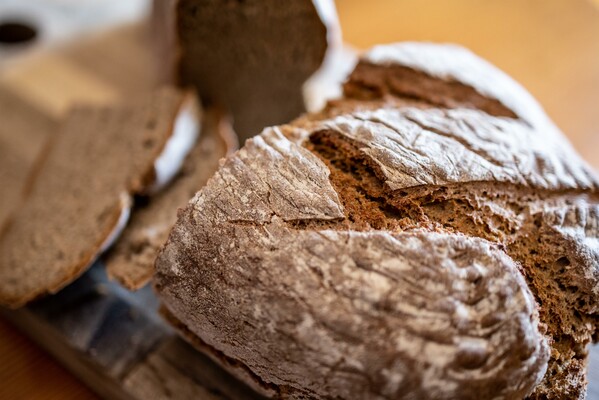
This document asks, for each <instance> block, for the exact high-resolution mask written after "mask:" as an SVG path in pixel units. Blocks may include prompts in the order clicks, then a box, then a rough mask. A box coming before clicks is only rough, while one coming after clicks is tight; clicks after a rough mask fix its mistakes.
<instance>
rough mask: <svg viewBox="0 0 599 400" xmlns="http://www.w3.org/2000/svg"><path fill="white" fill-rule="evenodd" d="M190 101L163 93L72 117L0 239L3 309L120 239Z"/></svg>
mask: <svg viewBox="0 0 599 400" xmlns="http://www.w3.org/2000/svg"><path fill="white" fill-rule="evenodd" d="M187 96H188V94H183V93H181V92H178V91H175V90H173V89H163V90H160V91H158V92H157V93H154V94H153V95H152V96H150V97H149V98H148V100H146V101H144V102H142V103H140V104H136V105H131V106H122V107H115V108H85V107H80V108H78V109H75V110H74V111H73V112H72V113H71V115H70V116H69V118H68V119H67V121H65V124H64V126H63V128H62V130H61V131H60V133H58V134H57V136H56V137H55V139H54V140H53V142H52V144H51V147H50V148H49V149H48V151H47V153H46V154H45V155H44V158H43V161H42V162H41V163H40V165H39V168H38V171H37V173H36V175H35V176H34V177H32V179H30V187H29V190H28V194H27V197H26V199H25V201H24V202H23V203H22V205H21V207H20V209H19V210H18V211H17V212H15V214H14V215H13V217H12V218H11V220H10V222H9V223H8V224H7V226H6V228H5V229H4V230H3V231H2V235H1V236H0V302H1V303H2V304H4V305H6V306H9V307H20V306H22V305H24V304H26V303H27V302H29V301H31V300H33V299H35V298H38V297H40V296H43V295H45V294H47V293H54V292H56V291H58V290H60V289H61V288H62V287H63V286H65V285H66V284H68V283H69V282H71V281H72V280H73V279H75V278H76V277H77V276H79V275H80V274H81V273H82V272H84V271H85V270H86V269H87V268H88V267H89V266H90V264H91V263H93V261H94V260H95V259H96V258H97V257H98V255H99V254H100V253H101V252H102V251H103V250H104V249H105V248H106V247H108V246H109V245H110V244H111V242H113V241H114V240H115V239H116V236H118V233H119V232H120V231H121V230H122V229H123V227H124V224H125V222H126V221H125V220H126V219H127V217H128V211H129V208H130V206H131V203H132V200H131V196H132V195H133V194H136V193H142V192H144V191H145V190H146V189H147V188H148V187H149V186H150V185H151V184H152V177H153V174H154V162H155V160H156V158H157V157H158V155H159V154H160V153H161V149H162V148H164V145H165V143H166V142H167V141H168V139H169V136H170V134H171V133H172V129H171V128H172V126H173V121H174V119H175V118H176V116H177V114H178V112H179V108H180V106H181V104H182V103H183V101H184V99H185V98H186V97H187Z"/></svg>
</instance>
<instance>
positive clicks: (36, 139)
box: [0, 88, 58, 230]
mask: <svg viewBox="0 0 599 400" xmlns="http://www.w3.org/2000/svg"><path fill="white" fill-rule="evenodd" d="M0 121H2V122H0V187H1V188H2V195H1V196H0V230H1V226H2V225H3V223H4V222H5V221H6V220H7V218H8V217H9V216H10V214H11V213H12V211H13V210H14V209H15V208H16V207H17V206H18V204H19V203H20V201H21V198H22V195H23V193H22V192H23V190H24V185H25V181H26V179H27V175H28V173H29V172H30V170H31V168H33V165H34V162H35V159H36V157H37V155H38V154H39V153H40V151H41V150H42V148H43V147H44V145H45V143H46V142H47V140H48V139H49V138H50V137H51V136H52V134H54V133H55V132H56V129H57V125H58V124H57V122H56V121H55V120H53V119H51V118H49V117H48V116H46V115H45V114H43V113H42V112H40V111H38V110H36V109H35V108H34V107H33V106H31V105H30V104H28V103H27V102H25V101H24V100H23V99H21V98H20V97H19V96H18V95H17V94H15V93H13V92H12V91H10V90H9V89H6V88H0Z"/></svg>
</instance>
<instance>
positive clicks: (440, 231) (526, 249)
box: [155, 43, 599, 399]
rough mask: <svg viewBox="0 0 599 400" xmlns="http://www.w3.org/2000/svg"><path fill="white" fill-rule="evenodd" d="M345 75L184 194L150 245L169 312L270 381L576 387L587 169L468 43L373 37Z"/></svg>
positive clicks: (590, 246)
mask: <svg viewBox="0 0 599 400" xmlns="http://www.w3.org/2000/svg"><path fill="white" fill-rule="evenodd" d="M344 92H345V97H344V98H343V99H341V100H338V101H335V102H332V103H330V104H329V105H328V107H327V108H326V109H325V110H324V111H323V112H321V113H318V114H312V115H306V116H304V117H302V118H300V119H297V120H296V121H294V122H293V123H291V124H289V125H283V126H278V127H272V128H267V129H265V130H264V131H263V132H262V133H261V134H260V135H259V136H257V137H255V138H253V139H251V140H248V141H247V142H246V145H245V146H244V147H243V148H242V149H241V150H239V151H238V152H237V153H236V154H235V155H233V156H231V157H229V158H227V159H226V161H225V162H224V163H223V164H222V165H221V167H220V169H219V170H218V172H217V173H216V174H215V175H214V176H213V177H212V178H211V179H210V180H209V182H208V184H207V186H206V187H205V188H204V189H202V190H201V191H200V192H198V193H197V194H196V195H195V197H193V199H192V200H191V201H190V202H189V204H188V205H187V207H186V208H185V209H184V210H182V211H180V212H179V216H178V221H177V223H176V225H175V227H174V228H173V230H172V232H171V234H170V236H169V239H168V241H167V242H166V244H165V246H164V247H163V249H162V250H161V252H160V254H159V256H158V259H157V262H156V268H157V275H156V277H155V285H156V289H157V291H158V293H159V296H160V298H161V300H162V302H163V304H164V306H165V313H166V314H167V316H168V317H169V319H170V320H171V321H172V322H173V323H174V324H175V325H176V326H177V327H178V328H179V329H180V330H181V331H182V332H183V333H184V334H185V335H186V336H187V337H188V338H189V340H190V341H191V342H192V343H194V344H195V345H196V346H197V347H198V348H199V349H200V350H202V351H204V352H206V353H207V354H209V355H210V356H212V357H213V358H214V359H215V360H216V361H218V362H220V363H221V364H222V365H223V366H225V367H226V368H227V369H229V370H230V371H231V372H232V373H233V374H235V375H236V376H238V377H240V378H241V379H243V380H245V381H246V382H248V383H249V384H251V385H252V386H253V387H254V388H255V389H256V390H257V391H259V392H260V393H262V394H264V395H267V396H270V397H276V398H293V399H300V398H318V399H331V398H335V399H356V398H360V399H382V398H388V399H518V398H524V397H526V396H528V398H531V399H582V398H584V395H585V387H586V380H585V360H586V356H587V346H588V345H589V343H591V342H592V341H593V340H597V337H598V332H597V326H598V318H597V315H598V311H599V181H598V179H597V177H596V176H595V175H594V173H593V171H592V170H591V169H590V168H589V167H588V166H587V164H585V162H584V161H582V160H581V159H580V157H579V156H578V155H577V154H576V152H575V151H574V150H573V149H572V147H571V146H570V144H569V143H568V142H567V140H566V139H565V138H564V137H563V135H562V134H561V133H560V132H559V130H558V129H557V128H556V127H555V125H554V124H553V123H552V122H551V121H550V120H549V119H548V117H547V116H546V115H545V114H544V112H543V110H542V109H541V107H540V106H539V105H538V104H537V103H536V102H535V101H534V99H532V98H531V96H530V95H529V94H528V93H527V92H526V91H525V90H524V89H523V88H521V87H520V86H519V85H518V84H517V83H515V82H514V81H513V80H512V79H510V78H509V77H508V76H506V75H505V74H503V73H502V72H501V71H499V70H497V69H496V68H495V67H493V66H491V65H490V64H488V63H487V62H485V61H483V60H481V59H479V58H477V57H476V56H474V55H473V54H472V53H470V52H468V51H467V50H464V49H462V48H459V47H455V46H445V45H433V44H424V43H423V44H418V43H403V44H396V45H388V46H380V47H376V48H374V49H372V50H371V51H369V52H368V53H366V54H365V55H364V56H363V58H362V59H361V61H360V63H359V64H358V66H357V67H356V69H355V71H354V72H353V73H352V75H351V76H350V78H349V79H348V81H347V83H346V84H345V87H344ZM278 100H280V101H283V100H284V99H278Z"/></svg>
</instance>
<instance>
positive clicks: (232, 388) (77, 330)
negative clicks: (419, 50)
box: [0, 0, 599, 399]
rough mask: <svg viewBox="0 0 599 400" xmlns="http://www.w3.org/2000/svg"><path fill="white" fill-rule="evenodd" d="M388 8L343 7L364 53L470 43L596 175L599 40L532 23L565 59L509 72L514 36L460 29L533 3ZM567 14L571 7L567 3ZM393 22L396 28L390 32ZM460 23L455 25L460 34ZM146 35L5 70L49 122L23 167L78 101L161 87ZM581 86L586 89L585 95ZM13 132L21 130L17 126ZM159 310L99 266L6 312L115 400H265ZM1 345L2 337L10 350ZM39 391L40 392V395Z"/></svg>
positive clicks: (6, 386) (5, 83) (32, 109)
mask: <svg viewBox="0 0 599 400" xmlns="http://www.w3.org/2000/svg"><path fill="white" fill-rule="evenodd" d="M418 1H422V0H418ZM366 3H368V4H366ZM379 3H380V4H379V5H378V6H376V5H375V6H374V7H373V4H372V3H371V2H362V1H358V0H346V1H343V2H339V9H340V16H341V19H342V22H344V21H345V22H347V24H346V26H344V30H345V32H346V37H347V38H349V39H350V40H351V41H353V42H354V43H356V44H358V45H359V46H361V47H367V46H369V45H371V44H374V43H375V42H379V41H380V42H385V41H391V40H400V39H436V40H443V41H447V40H452V41H457V42H461V43H465V44H468V45H469V46H470V47H473V48H474V49H475V50H478V52H479V53H481V54H483V55H485V56H486V57H487V58H489V59H491V60H492V61H493V62H495V63H497V64H498V65H499V66H500V67H503V68H504V69H506V70H508V72H510V73H512V74H513V75H515V76H516V77H517V78H519V79H520V80H521V81H523V82H524V83H525V84H526V86H528V87H532V88H533V89H534V90H533V92H534V93H535V94H536V95H537V96H539V98H540V99H541V101H542V102H543V104H544V105H545V106H546V107H547V108H548V109H549V111H550V114H551V115H552V116H554V117H555V118H556V120H557V123H558V124H559V125H560V126H562V127H563V128H565V129H566V132H568V128H572V129H571V131H572V132H573V134H572V135H571V139H572V140H573V142H574V144H575V145H576V146H577V147H578V149H579V150H581V151H582V152H583V153H584V154H585V155H586V157H587V159H589V161H590V162H591V163H592V164H593V165H595V166H599V154H598V153H597V149H598V148H599V134H598V133H597V132H598V131H599V129H597V128H595V127H596V126H599V120H598V118H599V113H597V112H596V111H590V110H591V108H592V110H595V108H594V107H596V105H597V104H599V80H597V79H595V76H590V75H589V72H588V71H589V70H592V71H594V72H595V74H596V71H599V47H598V46H599V40H595V41H592V40H588V41H586V42H580V41H574V43H575V45H571V44H570V45H569V44H568V43H567V40H566V39H564V38H563V37H562V36H564V35H565V34H564V33H563V31H562V30H560V29H554V27H547V26H546V25H543V23H542V21H545V22H544V23H545V24H546V22H547V19H545V20H543V19H542V18H540V17H539V18H536V19H535V18H532V19H529V20H528V21H527V24H528V25H527V26H528V28H527V30H526V32H529V33H530V32H541V34H544V35H548V36H547V37H544V38H543V39H542V43H544V45H546V43H548V42H552V43H554V46H555V51H554V52H551V51H550V52H546V53H543V54H544V55H543V57H544V58H541V59H540V60H539V62H542V64H544V63H546V64H548V65H550V66H551V68H540V69H539V68H536V67H535V66H534V65H535V63H534V62H533V61H534V60H533V59H528V58H526V57H527V56H528V55H527V54H526V52H525V50H524V49H525V47H524V46H525V45H524V44H522V43H518V44H517V45H514V46H513V48H512V50H514V51H515V54H516V55H517V57H515V58H516V61H515V62H510V61H509V60H510V52H509V51H508V49H509V47H510V46H508V44H506V43H504V41H508V42H509V41H510V40H516V38H515V37H510V36H509V34H510V32H509V29H508V28H507V27H506V28H505V31H501V29H499V28H498V29H499V30H500V31H501V32H498V33H497V32H496V33H495V34H497V35H499V34H502V35H504V37H503V38H502V40H498V39H497V38H495V42H496V43H503V44H501V45H498V46H496V47H493V46H491V45H488V46H489V47H488V48H487V47H482V43H484V42H485V41H487V43H491V44H492V43H493V40H494V39H493V37H484V35H482V36H481V37H479V38H478V40H477V38H476V37H474V36H473V35H471V33H470V32H468V29H466V28H458V26H459V25H460V24H461V25H466V26H470V25H472V26H474V25H477V26H478V25H481V24H484V21H485V18H486V23H491V22H492V21H493V20H494V19H495V18H503V19H504V20H507V21H510V24H512V26H513V24H515V23H516V22H515V21H517V20H519V19H520V18H524V16H520V14H519V13H528V14H531V15H532V14H535V12H534V10H532V9H531V8H530V7H531V6H530V5H531V3H535V2H534V1H521V0H517V1H509V2H508V1H506V2H505V4H507V3H510V4H511V6H510V7H512V11H513V13H512V14H510V13H507V12H505V11H504V12H502V13H499V14H497V10H494V9H489V7H490V6H481V2H476V1H475V0H456V1H455V2H452V3H451V4H452V7H451V8H450V7H449V6H447V5H445V6H443V5H440V4H441V3H443V4H447V3H446V2H442V1H437V2H436V5H437V8H436V10H437V11H436V12H433V13H432V14H431V18H430V20H425V18H424V14H422V11H418V9H417V7H418V6H417V5H416V3H415V2H414V1H405V2H403V5H402V6H403V7H407V9H408V10H410V13H412V15H416V16H419V17H417V18H416V20H418V18H420V20H419V21H420V22H419V23H420V25H419V28H417V27H415V25H418V23H416V22H415V21H414V19H405V18H404V17H403V15H405V13H401V12H400V11H399V9H398V7H397V6H394V5H393V4H396V3H393V2H392V1H391V0H389V1H386V0H379ZM426 3H427V4H430V5H432V6H433V7H434V4H433V3H435V2H434V1H430V0H427V1H426ZM547 3H548V4H549V7H550V8H551V9H552V10H553V12H554V13H555V12H557V11H556V7H558V5H557V3H556V1H548V2H547ZM561 4H562V8H564V7H563V5H564V4H565V2H562V3H561ZM588 4H589V8H588V9H587V8H585V7H587V6H583V7H574V8H573V9H574V10H576V11H567V12H566V11H564V12H565V13H566V14H564V15H565V17H566V18H565V19H566V20H567V21H570V25H568V28H569V29H570V30H565V31H566V32H567V33H568V35H569V38H570V39H572V37H573V36H575V37H576V38H578V37H581V38H585V37H593V34H596V35H597V36H595V38H599V24H595V25H588V24H587V22H585V24H580V25H581V26H584V27H583V28H580V29H578V30H576V29H575V28H576V26H578V24H577V23H575V22H573V21H575V17H580V18H582V19H584V20H585V21H588V19H589V18H591V17H593V14H592V12H594V9H592V8H591V6H590V3H588ZM410 7H411V8H410ZM477 7H478V11H479V13H478V14H477ZM377 8H378V9H379V10H386V11H387V12H385V13H381V14H379V17H377V16H372V18H363V17H362V16H367V15H369V13H373V12H374V11H373V10H375V9H377ZM481 9H486V11H485V12H487V14H481ZM395 10H398V11H397V12H396V11H395ZM493 12H495V14H494V15H493ZM546 13H547V11H546ZM573 13H576V15H573ZM578 14H580V15H578ZM460 15H461V16H462V17H464V18H466V16H470V17H472V16H476V15H478V18H479V20H477V21H476V23H475V22H473V21H472V20H471V19H464V20H460V19H459V18H458V17H459V16H460ZM481 15H483V17H480V16H481ZM485 15H486V17H485ZM392 16H395V19H392ZM377 18H379V19H377ZM381 18H382V19H381ZM385 18H386V19H391V20H388V21H387V22H384V21H383V20H384V19H385ZM481 18H482V22H481V21H480V19H481ZM377 21H378V22H377ZM381 21H383V22H381ZM402 21H403V22H402ZM442 21H444V22H445V23H446V24H445V26H446V27H447V29H449V30H450V31H448V32H445V31H443V29H442V28H440V26H441V25H442V23H441V22H442ZM595 21H599V19H596V20H595ZM350 24H352V25H350ZM377 24H378V27H377ZM452 24H454V25H455V26H453V27H452ZM508 25H509V24H508ZM385 26H387V27H393V29H394V30H389V31H387V30H385V28H384V27H385ZM427 26H428V27H429V28H426V27H427ZM517 26H520V25H517ZM389 29H391V28H389ZM419 29H420V30H419ZM452 29H453V30H452ZM472 29H474V28H472ZM535 29H537V30H536V31H535ZM572 29H574V31H572ZM452 32H453V33H452ZM516 33H521V34H522V29H520V31H518V30H517V29H516ZM537 34H539V33H537ZM541 34H539V35H541ZM146 35H147V31H146V28H145V26H144V25H143V24H134V25H130V26H123V27H121V28H118V29H116V30H113V31H110V32H108V33H106V34H104V35H102V36H99V37H96V38H90V39H84V40H81V41H79V42H76V43H74V44H71V45H68V46H65V47H62V48H52V49H51V50H47V51H43V52H41V53H35V54H31V55H29V56H27V58H26V59H24V60H21V61H20V62H19V63H17V64H14V65H12V66H11V67H10V68H8V69H6V70H4V71H0V98H4V99H8V101H9V102H10V103H11V104H15V105H17V106H18V107H17V110H18V111H16V112H20V113H23V114H24V115H26V116H27V119H28V120H30V121H33V120H35V121H39V123H37V125H36V126H40V127H41V128H39V129H37V130H31V131H30V132H29V133H28V132H25V133H23V136H22V137H20V138H19V141H25V142H27V141H28V142H30V143H31V146H32V150H31V151H29V152H25V153H24V154H21V155H20V160H21V161H20V162H23V163H24V164H23V165H28V163H31V162H33V159H34V156H35V153H36V151H35V148H39V146H40V142H41V141H43V138H44V136H45V135H51V134H52V132H53V130H54V129H55V126H56V124H57V122H58V121H59V120H60V118H61V117H62V116H63V115H64V114H65V112H67V110H68V109H69V107H70V106H71V105H72V104H73V103H74V102H91V103H95V104H103V103H111V102H114V101H116V100H118V99H122V98H125V97H128V96H131V95H135V94H139V93H143V92H144V91H147V90H148V89H149V88H150V87H151V86H152V85H153V82H154V76H153V74H152V72H151V69H149V68H148V65H151V62H150V60H151V56H150V54H149V52H148V47H147V42H146V40H147V36H146ZM452 35H453V36H452ZM505 35H508V36H505ZM568 35H565V36H568ZM529 39H530V38H529ZM537 39H538V38H537ZM527 40H528V39H527ZM502 46H503V47H502ZM528 46H530V40H529V43H528ZM492 48H495V49H497V52H496V53H493V51H492ZM481 49H483V51H481ZM538 54H540V53H539V52H538V49H537V53H535V52H533V55H535V57H537V56H538ZM560 54H562V56H560ZM513 55H514V54H511V56H513ZM564 57H567V60H566V62H564V63H562V64H559V60H560V59H563V58H564ZM523 59H524V61H523ZM518 63H519V64H518ZM556 63H558V64H556ZM537 65H538V64H537ZM573 66H576V67H575V68H574V67H573ZM568 68H571V70H568ZM568 71H570V72H568ZM566 78H567V79H566ZM560 82H561V83H560ZM593 85H594V86H593ZM573 87H575V88H578V89H579V90H577V91H574V90H573ZM565 99H567V100H565ZM558 100H559V101H558ZM559 102H562V103H563V104H564V105H563V107H558V105H559V104H560V103H559ZM590 105H593V107H591V106H590ZM556 110H557V111H556ZM13 120H15V119H13ZM10 121H11V120H10V119H8V118H3V117H2V109H0V129H11V125H10V124H11V123H12V124H17V122H10ZM14 128H15V130H17V128H18V127H17V126H14ZM593 129H597V131H593ZM40 132H41V133H40ZM1 145H2V143H0V146H1ZM0 161H1V160H0ZM156 307H157V302H156V299H155V298H154V296H153V294H152V293H151V291H150V290H149V289H144V290H143V291H141V292H139V293H136V294H132V293H129V292H127V291H125V290H123V289H121V288H120V287H119V286H117V285H115V284H114V283H111V282H109V281H107V279H106V277H105V275H104V273H103V268H102V266H101V265H99V264H98V265H96V266H94V267H93V268H92V269H91V270H90V271H89V272H88V273H87V274H86V275H84V276H83V277H82V278H81V279H80V280H78V281H77V282H76V283H75V284H73V285H71V286H69V287H68V288H67V289H66V290H64V291H62V292H61V293H59V294H58V295H56V296H52V297H49V298H47V299H44V300H42V301H40V302H38V303H36V304H34V305H32V306H29V307H27V308H26V309H24V310H20V311H17V312H7V311H3V314H4V316H5V318H7V319H8V320H10V321H11V322H12V323H13V324H14V325H15V326H17V327H18V328H19V329H21V330H22V331H23V332H25V333H26V334H27V335H28V336H29V337H30V338H32V339H33V340H34V341H36V342H37V343H38V344H40V345H41V346H42V347H43V348H44V349H46V350H47V351H48V352H50V353H51V354H52V355H53V356H54V357H55V358H56V359H57V360H58V361H59V362H60V363H62V364H63V365H64V366H66V367H67V368H68V369H70V370H71V371H72V372H73V373H74V374H75V375H77V376H78V377H79V378H80V379H81V380H83V381H84V382H85V383H86V384H87V385H89V386H90V387H92V388H93V389H94V390H95V391H96V392H97V393H99V394H100V395H101V396H104V397H106V398H111V399H112V398H115V399H146V398H156V399H176V398H177V399H179V398H181V399H187V398H195V399H217V398H218V399H223V398H224V399H227V398H231V399H234V398H235V399H236V398H255V396H254V395H252V394H251V393H250V392H249V390H248V389H247V388H246V387H244V386H243V385H240V384H238V383H235V382H234V381H233V380H231V378H229V377H228V375H226V374H225V373H224V372H223V371H222V370H220V369H219V368H218V367H217V366H215V365H214V364H213V363H212V362H211V361H209V360H208V359H206V358H205V357H203V356H201V355H200V354H198V353H196V352H195V351H194V350H193V349H191V348H190V347H189V346H188V345H187V344H185V343H184V342H183V341H181V340H179V339H178V338H177V337H176V336H175V335H174V334H173V332H172V331H171V330H170V328H168V326H166V325H165V324H164V323H163V322H162V320H161V319H160V317H159V316H158V314H157V311H156ZM1 338H2V336H1V335H0V340H2V339H1ZM0 348H1V347H0ZM2 357H3V355H2V354H1V353H0V364H2V362H3V359H2ZM591 358H592V361H591V366H590V375H589V379H590V381H591V385H590V387H589V395H588V398H589V399H599V350H597V348H594V349H593V350H592V357H591ZM39 368H40V369H36V370H34V373H36V374H40V375H43V374H44V367H43V365H42V366H41V367H39ZM10 373H11V370H10V369H9V368H4V369H1V370H0V382H2V383H1V384H0V398H15V397H16V398H18V396H10V394H11V393H15V392H14V391H13V392H11V391H10V390H11V389H10V388H11V385H13V386H14V385H16V384H18V383H15V382H14V381H13V380H12V379H11V377H12V376H14V375H10ZM40 379H43V377H42V378H40ZM34 381H35V379H34ZM13 390H14V389H13ZM33 392H34V391H33V389H32V391H30V392H29V393H33ZM39 398H43V396H40V397H39Z"/></svg>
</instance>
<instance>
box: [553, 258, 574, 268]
mask: <svg viewBox="0 0 599 400" xmlns="http://www.w3.org/2000/svg"><path fill="white" fill-rule="evenodd" d="M555 263H556V264H557V265H558V266H559V267H567V266H569V265H570V264H571V263H570V259H569V258H568V257H560V258H558V259H557V261H556V262H555Z"/></svg>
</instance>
